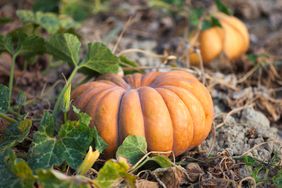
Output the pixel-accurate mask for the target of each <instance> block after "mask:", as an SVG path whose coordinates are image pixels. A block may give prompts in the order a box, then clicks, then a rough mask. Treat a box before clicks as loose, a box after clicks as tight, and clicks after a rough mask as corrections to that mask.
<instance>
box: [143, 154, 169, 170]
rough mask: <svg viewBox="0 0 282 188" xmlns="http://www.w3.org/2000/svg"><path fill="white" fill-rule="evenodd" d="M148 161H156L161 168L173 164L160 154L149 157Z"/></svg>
mask: <svg viewBox="0 0 282 188" xmlns="http://www.w3.org/2000/svg"><path fill="white" fill-rule="evenodd" d="M148 161H154V162H156V163H157V164H158V165H159V166H160V167H161V168H168V167H171V166H173V164H172V162H171V161H170V160H169V158H167V157H165V156H162V155H157V156H153V157H151V158H149V160H148Z"/></svg>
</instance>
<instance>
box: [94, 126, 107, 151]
mask: <svg viewBox="0 0 282 188" xmlns="http://www.w3.org/2000/svg"><path fill="white" fill-rule="evenodd" d="M92 129H93V132H94V144H93V145H95V150H98V151H99V152H100V153H102V152H103V151H104V150H105V149H106V148H107V147H108V144H107V143H106V142H105V141H104V139H103V138H102V137H101V136H100V135H99V134H98V131H97V129H96V127H93V128H92Z"/></svg>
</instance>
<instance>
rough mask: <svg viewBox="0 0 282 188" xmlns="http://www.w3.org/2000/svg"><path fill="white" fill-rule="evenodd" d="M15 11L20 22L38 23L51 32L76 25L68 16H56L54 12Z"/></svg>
mask: <svg viewBox="0 0 282 188" xmlns="http://www.w3.org/2000/svg"><path fill="white" fill-rule="evenodd" d="M16 13H17V16H18V17H19V18H20V20H21V21H22V22H24V23H26V24H28V23H29V24H34V25H38V26H40V27H42V28H44V29H45V30H46V31H47V32H48V33H51V34H55V33H58V32H59V31H61V30H63V31H67V30H69V29H72V28H76V27H78V24H77V23H76V22H75V21H74V20H73V19H72V18H70V17H68V16H58V15H57V14H54V13H50V12H47V13H44V12H41V11H37V12H35V13H33V12H32V11H30V10H18V11H17V12H16Z"/></svg>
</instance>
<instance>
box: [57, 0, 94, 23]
mask: <svg viewBox="0 0 282 188" xmlns="http://www.w3.org/2000/svg"><path fill="white" fill-rule="evenodd" d="M94 8H95V3H93V1H91V0H72V1H62V2H61V4H60V13H62V14H67V15H69V16H71V17H72V18H73V19H74V20H76V21H83V20H84V19H86V18H87V17H88V16H89V15H90V14H91V13H93V10H94Z"/></svg>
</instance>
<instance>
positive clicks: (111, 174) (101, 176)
mask: <svg viewBox="0 0 282 188" xmlns="http://www.w3.org/2000/svg"><path fill="white" fill-rule="evenodd" d="M128 169H129V166H128V164H126V163H125V162H123V161H114V160H109V161H107V162H106V163H105V164H104V166H103V167H102V168H101V169H100V171H99V173H98V176H97V178H96V179H95V180H94V183H95V185H96V186H97V187H99V188H108V187H112V186H113V185H114V184H115V183H117V182H120V181H121V180H123V179H125V180H126V181H127V183H128V184H129V185H131V187H132V186H133V185H134V182H135V176H133V175H131V174H129V173H128V172H127V171H128Z"/></svg>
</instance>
